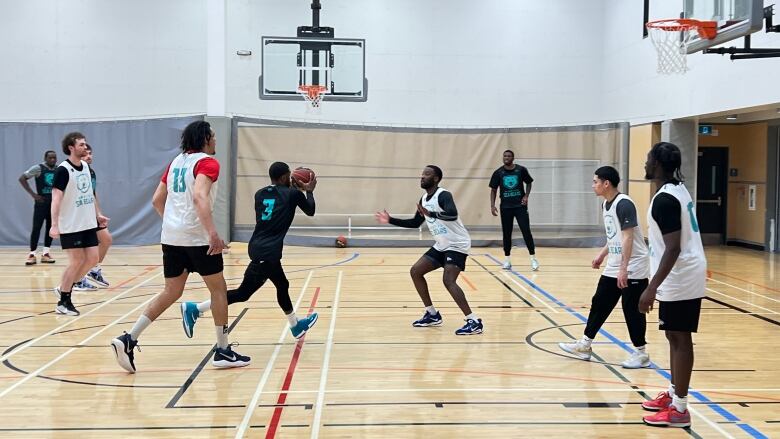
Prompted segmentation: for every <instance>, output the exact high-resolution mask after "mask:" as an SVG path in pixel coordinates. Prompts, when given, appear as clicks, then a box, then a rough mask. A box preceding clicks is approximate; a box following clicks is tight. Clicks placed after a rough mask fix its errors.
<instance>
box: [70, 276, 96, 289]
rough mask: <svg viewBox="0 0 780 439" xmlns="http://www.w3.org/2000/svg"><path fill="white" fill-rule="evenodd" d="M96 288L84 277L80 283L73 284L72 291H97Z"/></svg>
mask: <svg viewBox="0 0 780 439" xmlns="http://www.w3.org/2000/svg"><path fill="white" fill-rule="evenodd" d="M97 290H98V287H96V286H94V285H92V284H91V283H89V281H88V280H87V278H86V276H85V277H84V278H82V279H81V280H80V281H78V282H76V283H75V284H73V291H97Z"/></svg>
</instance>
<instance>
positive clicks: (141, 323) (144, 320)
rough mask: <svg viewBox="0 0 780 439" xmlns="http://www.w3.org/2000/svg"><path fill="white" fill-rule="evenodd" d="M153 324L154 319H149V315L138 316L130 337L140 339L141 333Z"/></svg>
mask: <svg viewBox="0 0 780 439" xmlns="http://www.w3.org/2000/svg"><path fill="white" fill-rule="evenodd" d="M151 324H152V321H151V320H149V317H146V316H145V315H143V314H141V317H138V320H136V322H135V325H133V329H131V330H130V338H132V339H133V341H136V340H138V337H139V336H141V333H142V332H144V330H145V329H146V328H147V327H149V325H151Z"/></svg>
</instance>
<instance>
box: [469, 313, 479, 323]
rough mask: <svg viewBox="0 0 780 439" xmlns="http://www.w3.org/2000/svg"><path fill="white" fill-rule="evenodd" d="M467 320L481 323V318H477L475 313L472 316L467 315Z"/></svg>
mask: <svg viewBox="0 0 780 439" xmlns="http://www.w3.org/2000/svg"><path fill="white" fill-rule="evenodd" d="M466 319H471V320H474V321H475V322H478V321H479V317H477V315H476V314H474V313H471V314H469V315H467V316H466Z"/></svg>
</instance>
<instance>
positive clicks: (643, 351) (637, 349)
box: [634, 345, 647, 354]
mask: <svg viewBox="0 0 780 439" xmlns="http://www.w3.org/2000/svg"><path fill="white" fill-rule="evenodd" d="M646 347H647V345H645V346H634V348H635V349H636V351H637V352H641V353H643V354H644V353H645V348H646Z"/></svg>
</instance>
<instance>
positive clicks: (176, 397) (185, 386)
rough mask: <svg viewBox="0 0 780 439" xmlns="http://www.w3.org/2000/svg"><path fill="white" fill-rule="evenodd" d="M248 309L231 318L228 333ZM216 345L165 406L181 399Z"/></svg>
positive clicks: (171, 406) (169, 405) (168, 406)
mask: <svg viewBox="0 0 780 439" xmlns="http://www.w3.org/2000/svg"><path fill="white" fill-rule="evenodd" d="M247 311H248V309H247V308H244V309H243V310H242V311H241V313H239V314H238V317H236V318H235V319H234V320H233V323H231V324H230V327H229V328H228V334H230V333H231V332H232V331H233V328H235V327H236V325H238V322H240V321H241V319H242V318H243V317H244V315H246V312H247ZM216 347H217V345H216V344H214V345H212V348H211V350H209V352H208V353H206V356H205V357H203V360H201V361H200V363H199V364H198V366H197V367H195V370H193V371H192V373H191V374H190V376H189V378H187V380H186V381H184V384H182V385H181V387H180V388H179V390H178V391H177V392H176V394H175V395H173V398H171V400H170V401H168V404H167V405H166V406H165V408H167V409H170V408H175V406H176V403H177V402H179V399H181V397H182V396H184V393H185V392H186V391H187V389H189V388H190V386H191V385H192V383H193V382H194V381H195V378H197V376H198V375H199V374H200V372H201V371H202V370H203V368H204V367H206V363H208V361H209V360H210V359H211V356H212V355H213V352H214V349H216Z"/></svg>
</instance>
